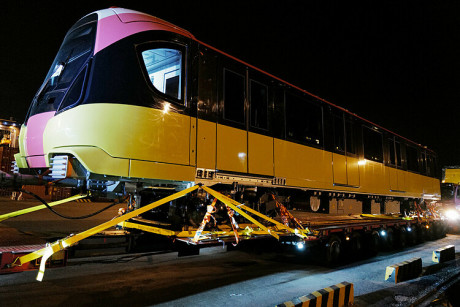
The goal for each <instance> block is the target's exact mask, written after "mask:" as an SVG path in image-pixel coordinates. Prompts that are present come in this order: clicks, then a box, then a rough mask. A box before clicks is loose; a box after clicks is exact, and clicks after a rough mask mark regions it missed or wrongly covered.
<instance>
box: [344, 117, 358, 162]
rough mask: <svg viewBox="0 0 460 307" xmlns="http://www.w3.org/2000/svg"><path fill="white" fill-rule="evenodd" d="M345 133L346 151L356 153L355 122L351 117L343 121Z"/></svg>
mask: <svg viewBox="0 0 460 307" xmlns="http://www.w3.org/2000/svg"><path fill="white" fill-rule="evenodd" d="M345 133H346V148H347V153H351V154H356V142H355V140H356V137H355V135H356V131H355V124H354V121H353V120H352V119H347V120H346V121H345Z"/></svg>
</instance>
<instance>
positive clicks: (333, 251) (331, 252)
mask: <svg viewBox="0 0 460 307" xmlns="http://www.w3.org/2000/svg"><path fill="white" fill-rule="evenodd" d="M325 252H326V255H325V256H326V257H325V260H326V263H327V264H329V265H336V264H338V263H339V262H340V260H341V256H342V240H340V238H339V237H338V236H336V235H331V236H330V237H329V239H328V240H327V243H326V245H325Z"/></svg>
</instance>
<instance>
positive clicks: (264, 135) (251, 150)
mask: <svg viewBox="0 0 460 307" xmlns="http://www.w3.org/2000/svg"><path fill="white" fill-rule="evenodd" d="M268 85H269V80H267V79H266V78H264V76H262V75H261V74H258V73H256V72H254V71H249V73H248V102H249V106H248V108H247V114H248V116H247V125H248V136H247V137H248V139H247V143H248V172H249V173H251V174H258V175H267V176H273V174H274V170H273V141H274V139H273V137H272V136H270V134H269V131H270V129H269V128H270V127H269V124H270V121H269V117H270V116H269V86H268Z"/></svg>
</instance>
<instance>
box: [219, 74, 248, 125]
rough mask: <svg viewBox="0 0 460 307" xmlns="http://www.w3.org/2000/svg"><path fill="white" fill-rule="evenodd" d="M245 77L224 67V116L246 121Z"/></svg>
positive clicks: (239, 121)
mask: <svg viewBox="0 0 460 307" xmlns="http://www.w3.org/2000/svg"><path fill="white" fill-rule="evenodd" d="M244 97H245V77H244V76H243V75H240V74H237V73H235V72H233V71H231V70H228V69H224V118H225V119H228V120H231V121H234V122H237V123H244V122H245V117H244Z"/></svg>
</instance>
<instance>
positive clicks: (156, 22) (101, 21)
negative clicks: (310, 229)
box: [82, 7, 433, 153]
mask: <svg viewBox="0 0 460 307" xmlns="http://www.w3.org/2000/svg"><path fill="white" fill-rule="evenodd" d="M94 13H96V14H97V16H98V31H97V32H98V34H97V36H96V44H95V48H94V49H95V50H94V54H96V53H97V52H99V51H100V50H102V49H104V48H105V47H107V46H109V45H111V44H113V43H114V42H116V41H118V40H120V39H122V38H124V37H127V36H129V35H132V34H135V33H139V32H143V31H150V30H164V31H170V32H174V33H177V34H180V35H183V36H186V37H188V38H190V39H192V40H194V41H196V42H198V43H199V44H201V45H203V46H205V47H207V48H209V49H212V50H214V51H216V52H218V53H220V54H222V55H224V56H226V57H229V58H231V59H233V60H235V61H238V62H239V63H241V64H243V65H245V66H248V67H250V68H252V69H254V70H256V71H259V72H261V73H263V74H265V75H267V76H269V77H271V78H273V79H276V80H278V81H280V82H282V83H284V84H286V85H288V86H290V87H292V88H295V89H297V90H299V91H301V92H303V93H305V94H307V95H309V96H311V97H314V98H316V99H318V100H320V101H322V102H324V103H326V104H328V105H330V106H332V107H334V108H337V109H339V110H342V111H343V112H345V113H348V114H350V115H352V116H354V117H356V118H359V119H360V120H362V121H364V122H366V123H368V124H370V125H372V126H374V127H376V128H378V129H381V130H384V131H387V132H389V133H391V134H393V135H395V136H397V137H399V138H401V139H404V140H406V141H408V142H410V143H412V144H414V145H416V146H418V147H421V148H423V149H426V150H428V151H430V152H432V153H433V151H432V150H431V149H428V148H427V147H426V146H422V145H421V144H418V143H416V142H414V141H412V140H410V139H408V138H405V137H403V136H401V135H399V134H397V133H394V132H392V131H391V130H389V129H386V128H384V127H382V126H380V125H377V124H375V123H373V122H371V121H370V120H367V119H365V118H363V117H361V116H359V115H357V114H355V113H352V112H350V111H349V110H347V109H345V108H343V107H340V106H338V105H336V104H333V103H332V102H330V101H327V100H326V99H323V98H321V97H319V96H317V95H315V94H313V93H310V92H308V91H306V90H304V89H302V88H300V87H298V86H296V85H293V84H291V83H289V82H287V81H285V80H283V79H281V78H278V77H276V76H274V75H272V74H270V73H268V72H266V71H264V70H262V69H260V68H257V67H255V66H253V65H251V64H249V63H246V62H244V61H242V60H240V59H238V58H236V57H234V56H232V55H230V54H228V53H226V52H223V51H221V50H219V49H217V48H215V47H213V46H211V45H208V44H206V43H204V42H202V41H200V40H198V39H196V38H195V36H194V35H193V34H192V33H190V32H189V31H187V30H184V29H182V28H180V27H178V26H176V25H174V24H172V23H170V22H168V21H165V20H163V19H160V18H158V17H155V16H152V15H149V14H146V13H142V12H139V11H134V10H130V9H125V8H119V7H110V8H108V9H103V10H99V11H95V12H93V13H91V14H94ZM91 14H88V15H86V16H89V15H91ZM86 16H85V17H86ZM85 17H83V18H85ZM83 18H82V19H83ZM101 30H102V31H104V32H106V33H108V34H109V35H107V37H105V35H104V37H103V36H100V32H101Z"/></svg>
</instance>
